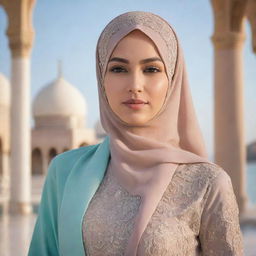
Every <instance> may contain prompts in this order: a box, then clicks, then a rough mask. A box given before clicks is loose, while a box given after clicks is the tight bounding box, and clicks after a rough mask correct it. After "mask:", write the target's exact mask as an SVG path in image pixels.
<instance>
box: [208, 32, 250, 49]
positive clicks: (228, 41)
mask: <svg viewBox="0 0 256 256" xmlns="http://www.w3.org/2000/svg"><path fill="white" fill-rule="evenodd" d="M245 39H246V36H245V34H244V33H235V32H228V33H225V34H224V33H219V34H214V35H213V36H212V37H211V40H212V42H213V44H214V47H215V49H234V48H242V47H243V45H244V41H245Z"/></svg>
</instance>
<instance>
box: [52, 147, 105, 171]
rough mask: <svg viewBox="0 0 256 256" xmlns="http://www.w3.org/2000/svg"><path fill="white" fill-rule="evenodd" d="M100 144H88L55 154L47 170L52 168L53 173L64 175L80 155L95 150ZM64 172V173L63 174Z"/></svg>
mask: <svg viewBox="0 0 256 256" xmlns="http://www.w3.org/2000/svg"><path fill="white" fill-rule="evenodd" d="M99 145H100V144H95V145H88V146H84V147H80V148H76V149H71V150H68V151H65V152H63V153H60V154H58V155H56V156H55V157H54V158H53V159H52V160H51V162H50V164H49V171H50V170H51V169H54V171H53V172H54V173H55V175H61V176H66V175H68V173H69V172H70V170H71V169H72V167H73V166H74V165H75V163H76V162H77V161H78V160H79V159H80V158H81V157H82V156H86V154H88V157H89V155H90V152H94V151H96V150H97V148H98V146H99ZM65 174H66V175H65Z"/></svg>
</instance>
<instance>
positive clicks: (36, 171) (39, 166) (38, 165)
mask: <svg viewBox="0 0 256 256" xmlns="http://www.w3.org/2000/svg"><path fill="white" fill-rule="evenodd" d="M42 174H43V157H42V152H41V150H40V149H39V148H35V149H33V151H32V175H42Z"/></svg>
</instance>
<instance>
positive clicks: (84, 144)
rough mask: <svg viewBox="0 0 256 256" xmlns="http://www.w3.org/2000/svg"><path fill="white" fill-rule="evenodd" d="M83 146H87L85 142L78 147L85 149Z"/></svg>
mask: <svg viewBox="0 0 256 256" xmlns="http://www.w3.org/2000/svg"><path fill="white" fill-rule="evenodd" d="M85 146H88V144H87V143H86V142H82V143H81V144H80V145H79V148H81V147H85Z"/></svg>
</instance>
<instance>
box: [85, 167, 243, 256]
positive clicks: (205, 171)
mask: <svg viewBox="0 0 256 256" xmlns="http://www.w3.org/2000/svg"><path fill="white" fill-rule="evenodd" d="M139 205H140V196H133V195H131V194H129V193H128V192H127V191H126V190H125V189H124V188H122V187H121V186H120V185H119V184H118V183H117V181H116V179H115V177H114V176H112V173H111V172H109V171H108V170H107V171H106V174H105V176H104V178H103V181H102V183H101V184H100V186H99V188H98V190H97V191H96V193H95V194H94V196H93V198H92V200H91V201H90V204H89V206H88V209H87V211H86V213H85V215H84V219H83V241H84V247H85V252H86V255H87V256H102V255H104V256H121V255H123V254H124V251H125V247H126V244H127V241H128V239H129V237H130V235H131V232H132V229H133V225H134V217H135V216H136V213H137V211H138V208H139ZM137 255H138V256H161V255H162V256H184V255H186V256H197V255H204V256H206V255H207V256H221V255H223V256H229V255H230V256H231V255H232V256H242V255H243V244H242V236H241V231H240V227H239V219H238V208H237V203H236V200H235V196H234V192H233V187H232V184H231V180H230V177H229V176H228V175H227V173H226V172H225V171H224V170H223V169H222V168H220V167H219V168H218V167H216V166H213V165H211V164H208V163H192V164H180V165H179V167H178V168H177V169H176V171H175V173H174V176H173V178H172V181H171V182H170V184H169V186H168V187H167V189H166V191H165V193H164V194H163V196H162V199H161V200H160V202H159V203H158V206H157V208H156V210H155V212H154V214H153V216H152V217H151V219H150V222H149V223H148V225H147V227H146V229H145V231H144V233H143V235H142V237H141V240H140V243H139V246H138V251H137Z"/></svg>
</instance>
